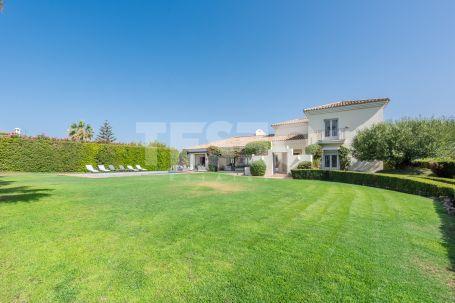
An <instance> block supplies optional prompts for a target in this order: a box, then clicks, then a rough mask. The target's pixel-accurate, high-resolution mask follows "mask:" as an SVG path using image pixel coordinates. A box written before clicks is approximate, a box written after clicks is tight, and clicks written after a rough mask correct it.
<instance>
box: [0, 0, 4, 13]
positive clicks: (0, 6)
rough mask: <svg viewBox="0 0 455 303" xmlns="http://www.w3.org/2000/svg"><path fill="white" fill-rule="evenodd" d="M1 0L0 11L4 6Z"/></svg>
mask: <svg viewBox="0 0 455 303" xmlns="http://www.w3.org/2000/svg"><path fill="white" fill-rule="evenodd" d="M4 7H5V6H4V4H3V0H0V12H1V11H3V8H4Z"/></svg>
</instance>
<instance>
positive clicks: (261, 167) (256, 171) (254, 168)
mask: <svg viewBox="0 0 455 303" xmlns="http://www.w3.org/2000/svg"><path fill="white" fill-rule="evenodd" d="M266 168H267V166H266V164H265V162H264V160H257V161H254V162H253V163H251V165H250V171H251V175H253V176H264V175H265V170H266Z"/></svg>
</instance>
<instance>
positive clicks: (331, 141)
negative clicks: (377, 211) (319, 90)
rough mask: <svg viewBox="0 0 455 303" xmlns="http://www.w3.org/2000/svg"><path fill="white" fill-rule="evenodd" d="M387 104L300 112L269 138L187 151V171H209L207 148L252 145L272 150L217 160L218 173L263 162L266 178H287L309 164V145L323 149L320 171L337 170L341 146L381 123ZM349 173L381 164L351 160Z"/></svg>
mask: <svg viewBox="0 0 455 303" xmlns="http://www.w3.org/2000/svg"><path fill="white" fill-rule="evenodd" d="M389 102H390V100H389V99H388V98H381V99H366V100H349V101H340V102H335V103H330V104H325V105H320V106H315V107H310V108H306V109H304V110H303V112H304V116H303V117H300V118H296V119H293V120H289V121H283V122H278V123H274V124H272V125H271V126H272V128H273V129H274V131H275V133H274V134H272V135H267V134H265V133H264V132H263V131H261V130H258V131H256V134H255V135H254V136H240V137H232V138H228V139H225V140H219V141H215V142H210V143H208V144H204V145H199V146H195V147H191V148H187V149H186V151H187V152H188V155H189V159H190V169H194V170H206V169H208V153H207V148H208V147H209V146H217V147H220V148H232V149H233V150H235V149H237V150H240V149H241V148H243V147H245V145H246V144H247V143H250V142H254V141H270V142H271V146H272V147H271V149H270V150H269V152H268V154H267V155H260V156H256V155H253V156H252V157H250V158H247V157H245V156H237V157H235V156H233V157H231V158H229V157H227V158H220V161H219V165H218V166H219V167H218V169H219V170H243V168H244V167H246V166H248V164H249V162H251V161H255V160H258V159H262V160H264V161H265V162H266V164H267V171H266V174H267V175H272V174H287V173H289V172H290V171H291V169H294V168H295V167H296V166H297V165H298V163H300V162H301V161H311V160H312V156H311V155H307V154H305V148H306V147H307V146H308V145H310V144H319V145H320V146H321V147H322V151H323V155H322V159H321V169H334V170H336V169H340V161H339V149H340V146H342V145H343V146H345V147H348V148H350V147H351V144H352V140H353V139H354V137H355V135H356V134H357V132H359V131H360V130H362V129H365V128H368V127H370V126H372V125H374V124H377V123H380V122H382V121H384V108H385V107H386V106H387V104H388V103H389ZM349 169H350V170H357V171H377V170H381V169H382V162H380V161H374V162H363V161H358V160H356V159H352V161H351V165H350V167H349Z"/></svg>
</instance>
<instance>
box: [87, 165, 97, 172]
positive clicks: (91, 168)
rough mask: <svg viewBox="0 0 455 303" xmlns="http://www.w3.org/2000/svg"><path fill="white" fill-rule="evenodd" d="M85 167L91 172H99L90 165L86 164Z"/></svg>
mask: <svg viewBox="0 0 455 303" xmlns="http://www.w3.org/2000/svg"><path fill="white" fill-rule="evenodd" d="M85 168H86V169H87V170H88V171H89V172H91V173H99V172H100V171H99V170H97V169H94V168H93V166H92V165H86V166H85Z"/></svg>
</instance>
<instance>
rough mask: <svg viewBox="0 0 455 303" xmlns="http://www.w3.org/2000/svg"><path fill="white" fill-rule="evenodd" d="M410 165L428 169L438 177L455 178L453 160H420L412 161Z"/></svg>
mask: <svg viewBox="0 0 455 303" xmlns="http://www.w3.org/2000/svg"><path fill="white" fill-rule="evenodd" d="M412 164H413V165H415V166H418V167H425V168H429V169H431V171H432V172H433V173H434V174H436V175H437V176H438V177H443V178H453V177H454V176H455V160H454V159H444V158H441V159H438V158H436V159H421V160H415V161H413V163H412Z"/></svg>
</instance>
